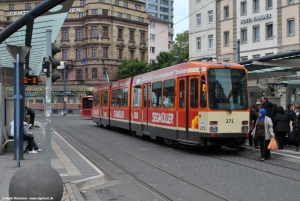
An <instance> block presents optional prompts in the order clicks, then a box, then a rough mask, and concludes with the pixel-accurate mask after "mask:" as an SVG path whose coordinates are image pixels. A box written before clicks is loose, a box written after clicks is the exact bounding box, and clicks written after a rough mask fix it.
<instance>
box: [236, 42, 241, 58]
mask: <svg viewBox="0 0 300 201" xmlns="http://www.w3.org/2000/svg"><path fill="white" fill-rule="evenodd" d="M236 43H237V62H240V59H241V58H240V56H241V50H240V44H241V41H240V39H238V40H237V42H236Z"/></svg>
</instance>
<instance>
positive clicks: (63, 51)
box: [62, 49, 69, 61]
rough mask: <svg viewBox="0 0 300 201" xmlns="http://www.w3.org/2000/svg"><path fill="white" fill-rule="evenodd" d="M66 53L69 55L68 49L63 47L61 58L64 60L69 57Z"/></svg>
mask: <svg viewBox="0 0 300 201" xmlns="http://www.w3.org/2000/svg"><path fill="white" fill-rule="evenodd" d="M68 55H69V51H68V50H67V49H63V50H62V59H63V60H64V61H66V60H68V59H69V57H68Z"/></svg>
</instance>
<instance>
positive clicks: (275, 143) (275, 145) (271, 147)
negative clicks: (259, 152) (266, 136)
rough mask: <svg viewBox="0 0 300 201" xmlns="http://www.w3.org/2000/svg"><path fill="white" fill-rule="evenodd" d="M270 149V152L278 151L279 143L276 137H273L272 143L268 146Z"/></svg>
mask: <svg viewBox="0 0 300 201" xmlns="http://www.w3.org/2000/svg"><path fill="white" fill-rule="evenodd" d="M268 149H269V150H277V149H278V146H277V142H276V140H275V138H274V137H272V139H271V142H270V144H269V146H268Z"/></svg>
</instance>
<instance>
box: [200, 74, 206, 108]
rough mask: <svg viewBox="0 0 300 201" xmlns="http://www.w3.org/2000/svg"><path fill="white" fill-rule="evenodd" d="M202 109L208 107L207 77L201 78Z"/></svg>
mask: <svg viewBox="0 0 300 201" xmlns="http://www.w3.org/2000/svg"><path fill="white" fill-rule="evenodd" d="M200 107H201V108H205V107H206V81H205V76H201V87H200Z"/></svg>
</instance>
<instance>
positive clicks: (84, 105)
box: [81, 98, 92, 109]
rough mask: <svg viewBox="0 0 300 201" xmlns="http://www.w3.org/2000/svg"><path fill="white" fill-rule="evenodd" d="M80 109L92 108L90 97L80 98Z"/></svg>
mask: <svg viewBox="0 0 300 201" xmlns="http://www.w3.org/2000/svg"><path fill="white" fill-rule="evenodd" d="M81 108H82V109H91V108H92V101H91V100H90V98H83V99H82V107H81Z"/></svg>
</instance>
